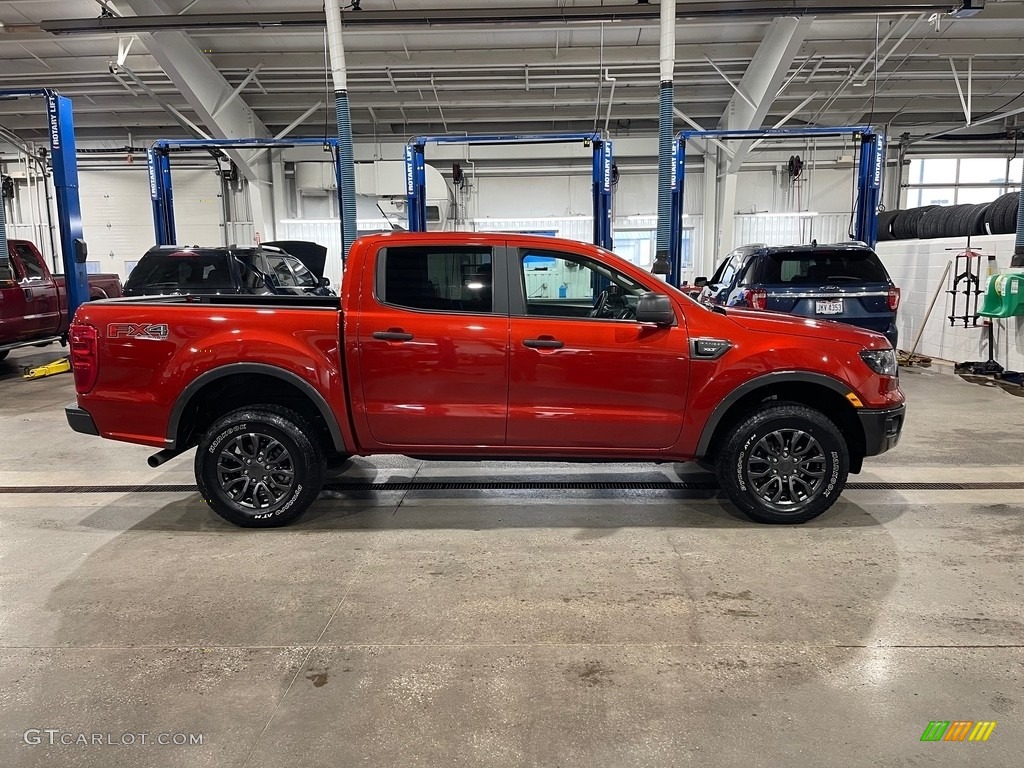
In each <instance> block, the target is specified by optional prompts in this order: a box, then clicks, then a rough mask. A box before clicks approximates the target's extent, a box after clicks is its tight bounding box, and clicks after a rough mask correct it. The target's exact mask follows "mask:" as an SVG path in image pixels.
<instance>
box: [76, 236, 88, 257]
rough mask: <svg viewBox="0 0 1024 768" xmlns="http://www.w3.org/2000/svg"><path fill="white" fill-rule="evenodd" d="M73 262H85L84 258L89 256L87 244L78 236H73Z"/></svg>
mask: <svg viewBox="0 0 1024 768" xmlns="http://www.w3.org/2000/svg"><path fill="white" fill-rule="evenodd" d="M74 247H75V263H76V264H85V260H86V259H87V258H89V245H88V244H87V243H86V242H85V240H83V239H82V238H80V237H76V238H75V246H74Z"/></svg>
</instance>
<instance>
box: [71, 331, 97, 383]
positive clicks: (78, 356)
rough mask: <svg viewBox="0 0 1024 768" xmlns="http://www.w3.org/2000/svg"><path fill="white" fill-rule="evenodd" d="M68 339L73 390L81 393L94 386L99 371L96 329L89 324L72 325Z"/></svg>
mask: <svg viewBox="0 0 1024 768" xmlns="http://www.w3.org/2000/svg"><path fill="white" fill-rule="evenodd" d="M68 341H69V342H70V347H71V370H72V371H73V372H74V374H75V391H76V392H78V394H80V395H83V394H85V393H86V392H88V391H89V390H91V389H92V388H93V386H95V384H96V377H97V376H98V375H99V372H100V368H99V356H98V354H97V352H98V351H99V350H98V347H99V344H98V342H97V338H96V329H95V328H93V327H92V326H91V325H77V324H76V325H72V326H71V332H70V334H69V337H68Z"/></svg>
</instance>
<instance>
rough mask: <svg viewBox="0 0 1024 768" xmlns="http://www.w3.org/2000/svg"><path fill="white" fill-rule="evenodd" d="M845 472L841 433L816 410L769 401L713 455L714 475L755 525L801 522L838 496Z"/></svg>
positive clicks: (846, 455)
mask: <svg viewBox="0 0 1024 768" xmlns="http://www.w3.org/2000/svg"><path fill="white" fill-rule="evenodd" d="M849 471H850V452H849V449H848V447H847V445H846V440H845V438H844V437H843V435H842V433H841V432H840V431H839V429H838V428H837V427H836V425H835V424H833V423H832V421H831V420H829V418H828V417H827V416H825V415H824V414H823V413H821V412H820V411H816V410H814V409H812V408H808V407H806V406H803V405H799V404H797V403H785V402H772V403H766V404H764V405H762V406H761V407H760V408H759V409H758V410H756V411H754V412H753V413H752V414H750V415H749V416H747V417H746V418H745V419H744V420H743V421H742V423H740V424H739V425H738V426H737V427H736V428H735V429H734V430H733V431H732V433H731V434H730V436H729V438H728V440H727V441H726V443H725V445H723V446H722V449H721V451H720V452H719V455H718V479H719V482H720V483H721V485H722V489H723V490H724V491H725V492H726V493H727V494H728V496H729V498H730V499H731V500H732V502H733V503H734V504H735V505H736V506H737V507H739V509H740V510H741V511H742V512H743V513H744V514H746V515H747V516H748V517H749V518H750V519H752V520H755V521H756V522H759V523H784V524H786V523H789V524H793V523H805V522H807V521H808V520H811V519H813V518H815V517H817V516H818V515H820V514H821V513H823V512H824V511H825V510H827V509H828V508H829V507H831V506H832V505H833V504H835V502H836V500H837V499H838V498H839V494H840V493H842V491H843V488H844V486H845V485H846V478H847V475H848V474H849Z"/></svg>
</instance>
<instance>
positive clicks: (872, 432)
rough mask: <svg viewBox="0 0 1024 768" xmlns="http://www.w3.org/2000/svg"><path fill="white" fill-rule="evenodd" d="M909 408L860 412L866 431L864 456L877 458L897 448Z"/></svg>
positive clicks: (861, 421) (902, 406)
mask: <svg viewBox="0 0 1024 768" xmlns="http://www.w3.org/2000/svg"><path fill="white" fill-rule="evenodd" d="M906 410H907V407H906V406H905V405H901V406H899V407H898V408H887V409H885V410H882V411H859V412H858V415H859V416H860V425H861V427H863V429H864V455H865V456H877V455H878V454H880V453H885V452H886V451H888V450H889V449H890V448H895V447H896V444H897V443H898V442H899V441H900V432H901V431H902V430H903V417H904V415H905V413H906Z"/></svg>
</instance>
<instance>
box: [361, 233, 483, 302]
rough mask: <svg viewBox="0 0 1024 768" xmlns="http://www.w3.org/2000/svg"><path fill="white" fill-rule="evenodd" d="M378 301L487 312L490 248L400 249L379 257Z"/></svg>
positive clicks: (390, 249)
mask: <svg viewBox="0 0 1024 768" xmlns="http://www.w3.org/2000/svg"><path fill="white" fill-rule="evenodd" d="M383 258H384V269H383V280H382V281H381V280H380V273H378V283H379V284H378V286H377V296H378V298H379V299H380V300H381V301H383V302H385V303H387V304H394V305H397V306H399V307H408V308H409V309H426V310H433V311H441V312H475V313H486V312H491V311H492V307H493V297H492V290H493V282H492V258H491V249H490V248H480V247H472V246H469V247H462V246H447V245H432V246H400V247H397V248H387V249H386V250H385V251H384V254H383Z"/></svg>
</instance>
